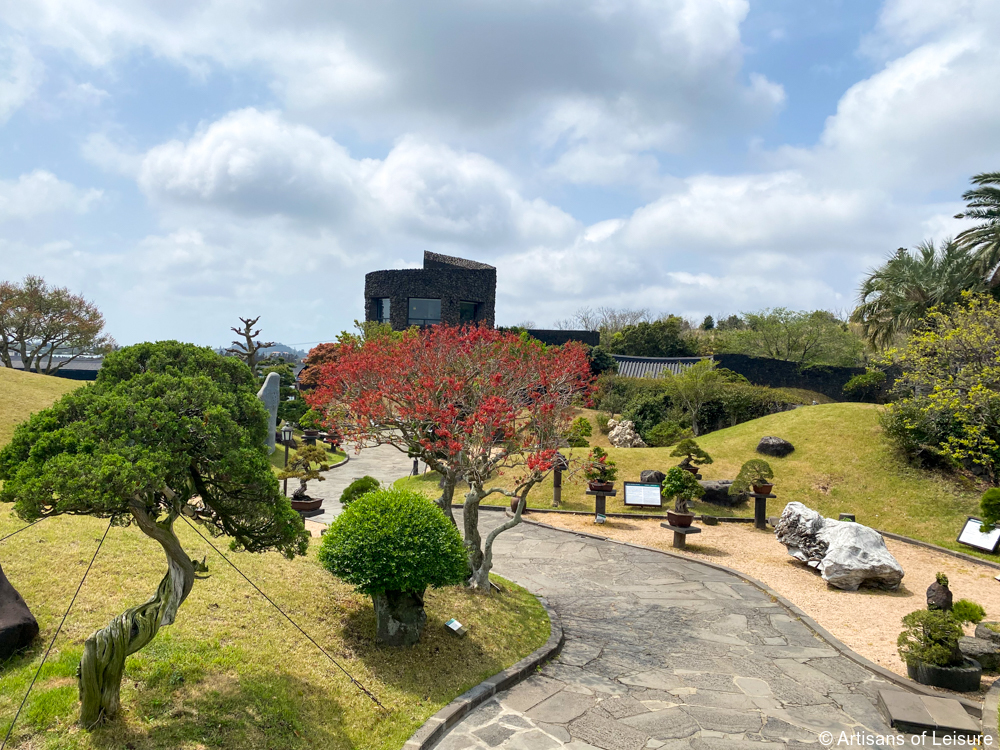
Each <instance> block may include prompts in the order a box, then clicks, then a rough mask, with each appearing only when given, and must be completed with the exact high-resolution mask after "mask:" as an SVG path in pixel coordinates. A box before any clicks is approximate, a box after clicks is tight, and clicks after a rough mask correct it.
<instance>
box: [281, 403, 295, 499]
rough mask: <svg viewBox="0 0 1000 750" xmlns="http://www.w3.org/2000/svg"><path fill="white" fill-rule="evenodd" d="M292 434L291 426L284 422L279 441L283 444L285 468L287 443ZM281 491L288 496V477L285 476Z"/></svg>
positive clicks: (290, 439)
mask: <svg viewBox="0 0 1000 750" xmlns="http://www.w3.org/2000/svg"><path fill="white" fill-rule="evenodd" d="M293 434H294V433H293V431H292V426H291V425H290V424H289V423H288V422H285V423H284V424H283V425H282V426H281V442H282V443H284V444H285V468H286V469H287V468H288V444H289V443H291V442H292V435H293ZM283 492H284V493H285V497H288V478H287V477H285V487H284V490H283Z"/></svg>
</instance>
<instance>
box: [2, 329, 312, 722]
mask: <svg viewBox="0 0 1000 750" xmlns="http://www.w3.org/2000/svg"><path fill="white" fill-rule="evenodd" d="M258 387H259V386H258V383H257V382H256V378H255V377H254V376H253V374H252V373H251V371H250V368H249V367H247V366H246V364H244V363H243V362H242V361H240V360H239V359H237V358H235V357H223V356H220V355H218V354H216V353H215V352H213V351H212V350H211V349H207V348H202V347H197V346H194V345H192V344H181V343H178V342H176V341H163V342H159V343H155V344H153V343H147V344H138V345H136V346H130V347H126V348H125V349H121V350H120V351H118V352H115V353H113V354H110V355H108V357H107V358H106V359H105V360H104V364H103V367H102V368H101V371H100V373H99V374H98V377H97V380H96V381H95V382H94V383H93V384H91V385H87V386H84V387H82V388H79V389H78V390H75V391H73V392H72V393H69V394H67V395H66V396H64V397H63V398H62V399H60V400H59V401H58V402H56V403H55V404H53V405H52V406H51V407H49V408H48V409H44V410H42V411H40V412H37V413H36V414H33V415H32V416H31V418H30V419H29V420H28V421H27V422H25V423H23V424H21V425H20V426H18V428H17V429H16V430H15V432H14V436H13V438H12V439H11V441H10V443H8V444H7V445H6V446H5V447H4V448H3V450H0V479H3V480H4V485H3V489H2V490H0V502H6V503H13V505H14V511H15V512H16V513H17V514H18V516H20V517H21V518H22V519H23V520H25V521H35V520H38V519H40V518H45V517H47V516H57V515H87V516H93V517H96V518H110V519H112V520H113V522H114V523H115V524H116V525H118V526H132V525H134V526H136V527H138V529H139V530H140V531H142V532H143V533H144V534H146V535H147V536H149V537H150V538H152V539H154V540H155V541H156V542H157V543H159V544H160V546H161V547H162V548H163V551H164V553H165V555H166V557H167V562H168V568H167V573H166V575H165V576H164V578H163V580H162V582H161V583H160V585H159V588H158V589H157V591H156V593H155V594H154V595H153V596H152V597H151V598H150V599H149V600H148V601H146V602H145V603H143V604H140V605H138V606H135V607H131V608H129V609H128V610H126V611H125V612H124V613H122V614H121V615H119V616H118V617H116V618H115V619H114V620H112V622H111V623H110V624H109V625H107V626H106V627H104V628H102V629H101V630H98V631H97V632H96V633H94V634H93V635H92V636H90V638H88V639H87V641H86V642H85V643H84V648H83V657H82V660H81V664H80V668H79V671H78V674H79V688H80V701H81V709H80V722H81V724H83V726H84V727H88V728H89V727H92V726H94V725H96V724H98V723H101V722H103V721H106V720H108V719H111V718H113V717H114V716H115V715H116V714H117V712H118V710H119V706H120V698H119V695H120V688H121V679H122V675H123V673H124V669H125V659H126V657H127V656H128V655H129V654H133V653H135V652H136V651H138V650H139V649H141V648H143V647H144V646H146V645H147V644H148V643H149V642H150V641H152V640H153V638H154V637H155V636H156V634H157V632H158V631H159V629H160V627H162V626H164V625H170V624H172V623H173V622H174V619H175V617H176V614H177V611H178V609H179V608H180V606H181V604H182V603H183V602H184V600H185V599H186V598H187V596H188V595H189V594H190V592H191V589H192V587H193V586H194V581H195V578H196V575H195V574H196V573H198V572H204V570H205V567H204V564H203V563H195V562H194V561H192V560H191V557H190V556H189V555H188V554H187V552H186V551H185V550H184V548H183V547H182V545H181V542H180V540H179V539H178V537H177V535H176V533H175V532H174V528H173V526H174V522H175V521H176V519H177V517H178V516H180V515H182V514H183V515H184V516H186V517H188V518H191V519H193V520H195V521H197V522H199V523H201V524H202V525H203V526H204V527H205V529H206V530H207V531H208V532H209V533H210V534H212V535H213V536H223V535H225V536H228V537H229V539H230V544H231V546H233V547H234V548H236V549H243V550H247V551H250V552H263V551H265V550H277V551H279V552H281V553H283V554H284V555H286V556H287V557H293V556H294V555H296V554H304V553H305V551H306V547H307V544H308V539H309V536H308V534H307V533H306V531H305V529H304V528H303V524H302V519H301V518H300V517H299V515H298V513H296V512H295V511H294V510H292V508H291V506H290V505H289V503H288V500H286V499H285V498H284V497H283V496H282V495H281V491H280V489H279V487H278V482H277V480H276V479H275V477H274V474H273V473H272V471H271V465H270V463H269V460H268V456H267V452H266V450H265V440H266V438H267V433H268V422H267V411H266V409H265V408H264V405H263V404H262V403H261V402H260V400H259V399H258V398H257V395H256V394H257V389H258Z"/></svg>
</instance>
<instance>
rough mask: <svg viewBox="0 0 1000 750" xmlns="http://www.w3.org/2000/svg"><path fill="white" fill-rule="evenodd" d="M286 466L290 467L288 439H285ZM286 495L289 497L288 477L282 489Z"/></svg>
mask: <svg viewBox="0 0 1000 750" xmlns="http://www.w3.org/2000/svg"><path fill="white" fill-rule="evenodd" d="M285 468H286V469H287V468H288V441H287V440H286V441H285ZM282 492H283V493H284V495H285V497H288V477H285V487H284V489H283V490H282Z"/></svg>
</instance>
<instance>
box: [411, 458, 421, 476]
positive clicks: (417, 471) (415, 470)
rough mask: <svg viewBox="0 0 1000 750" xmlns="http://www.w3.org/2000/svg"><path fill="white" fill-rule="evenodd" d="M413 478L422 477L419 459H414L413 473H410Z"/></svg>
mask: <svg viewBox="0 0 1000 750" xmlns="http://www.w3.org/2000/svg"><path fill="white" fill-rule="evenodd" d="M410 476H411V477H416V476H420V466H419V459H416V458H415V459H413V471H412V472H411V473H410Z"/></svg>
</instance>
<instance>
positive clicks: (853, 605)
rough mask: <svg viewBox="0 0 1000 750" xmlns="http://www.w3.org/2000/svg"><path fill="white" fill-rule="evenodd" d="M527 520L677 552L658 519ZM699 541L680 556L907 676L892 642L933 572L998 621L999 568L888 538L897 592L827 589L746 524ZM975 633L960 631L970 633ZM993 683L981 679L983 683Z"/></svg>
mask: <svg viewBox="0 0 1000 750" xmlns="http://www.w3.org/2000/svg"><path fill="white" fill-rule="evenodd" d="M532 520H535V521H538V522H540V523H545V524H549V525H552V526H560V527H563V528H567V529H572V530H574V531H586V532H589V533H592V534H598V535H600V536H606V537H609V538H611V539H618V540H621V541H625V542H632V543H633V544H641V545H643V546H646V547H657V548H660V549H665V550H670V551H671V552H678V550H674V549H673V548H672V546H671V543H672V541H673V534H672V533H671V532H670V530H669V529H664V528H661V527H660V522H659V521H658V520H638V519H637V520H631V519H622V518H609V519H608V520H607V522H606V523H605V524H603V525H600V526H598V525H596V524H595V523H594V519H593V517H592V516H569V515H560V514H555V513H546V514H544V515H543V514H540V513H539V514H536V515H535V516H534V517H533V518H532ZM695 539H697V542H693V541H691V540H690V538H689V541H688V547H687V550H685V551H684V552H682V553H681V554H684V555H687V556H688V557H692V558H696V559H702V560H706V561H708V562H714V563H717V564H719V565H725V566H726V567H729V568H733V569H734V570H738V571H740V572H741V573H746V574H747V575H749V576H752V577H753V578H756V579H757V580H759V581H762V582H763V583H765V584H767V585H768V586H770V587H771V588H772V589H774V590H775V591H777V592H778V593H779V594H781V595H782V596H784V597H786V598H787V599H789V600H790V601H792V602H794V603H795V604H796V605H798V606H799V607H801V608H802V610H803V611H805V612H806V613H808V614H809V615H810V616H811V617H813V619H815V620H816V622H818V623H819V624H820V625H822V626H823V627H824V628H826V629H827V630H829V631H830V632H831V633H833V634H834V635H835V636H836V637H837V638H839V639H840V640H841V641H843V642H844V643H846V644H847V645H848V646H850V647H851V648H852V649H854V650H855V651H857V652H858V653H859V654H861V655H862V656H864V657H865V658H867V659H870V660H871V661H873V662H875V663H876V664H880V665H882V666H883V667H886V668H887V669H890V670H892V671H893V672H897V673H898V674H902V675H905V674H906V665H905V664H903V662H902V661H901V660H900V658H899V655H898V654H897V653H896V638H897V636H898V635H899V631H900V630H901V629H902V625H901V623H900V620H901V619H902V617H903V615H905V614H908V613H910V612H912V611H913V610H915V609H923V608H925V607H926V606H927V600H926V598H925V597H926V594H925V592H926V590H927V587H928V586H929V585H930V584H931V583H933V582H934V574H935V573H937V572H938V571H941V572H943V573H945V574H946V575H947V576H948V580H949V584H950V588H951V590H952V593H953V594H954V596H955V600H956V601H957V600H958V599H971V600H973V601H975V602H978V603H979V604H981V605H982V606H983V607H984V608H985V609H986V618H987V619H988V620H1000V582H998V581H996V580H995V579H994V576H996V575H997V573H998V572H1000V571H997V570H994V569H993V568H989V567H986V566H985V565H976V564H975V563H969V562H965V561H964V560H960V559H958V558H955V557H951V556H949V555H944V554H941V553H939V552H934V551H932V550H926V549H922V548H920V547H916V546H914V545H911V544H905V543H903V542H896V541H893V540H891V539H886V544H887V546H888V547H889V551H890V552H891V553H892V554H893V555H894V556H895V558H896V559H897V560H898V561H899V564H900V565H902V566H903V570H904V571H905V575H904V577H903V583H902V585H901V586H900V588H899V590H898V591H877V590H874V589H864V588H862V589H859V590H858V591H842V590H840V589H837V588H834V587H832V586H828V585H827V584H826V583H825V582H824V581H823V579H822V578H820V575H819V573H818V572H816V571H815V570H813V569H812V568H809V567H808V566H806V565H805V564H803V563H800V562H798V561H797V560H795V559H793V558H792V557H790V556H789V555H788V553H787V551H786V549H785V547H784V545H782V544H781V543H780V542H778V541H777V540H776V539H775V538H774V533H773V532H771V531H757V530H756V529H754V528H753V525H752V524H743V523H740V524H735V523H733V524H719V525H718V526H703V527H702V532H701V534H699V535H698V536H697V537H695ZM973 629H974V628H973V627H968V628H967V629H966V630H967V632H968V634H969V635H972V630H973ZM988 680H989V681H992V678H987V676H986V675H984V679H983V682H984V684H985V683H987V681H988Z"/></svg>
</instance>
